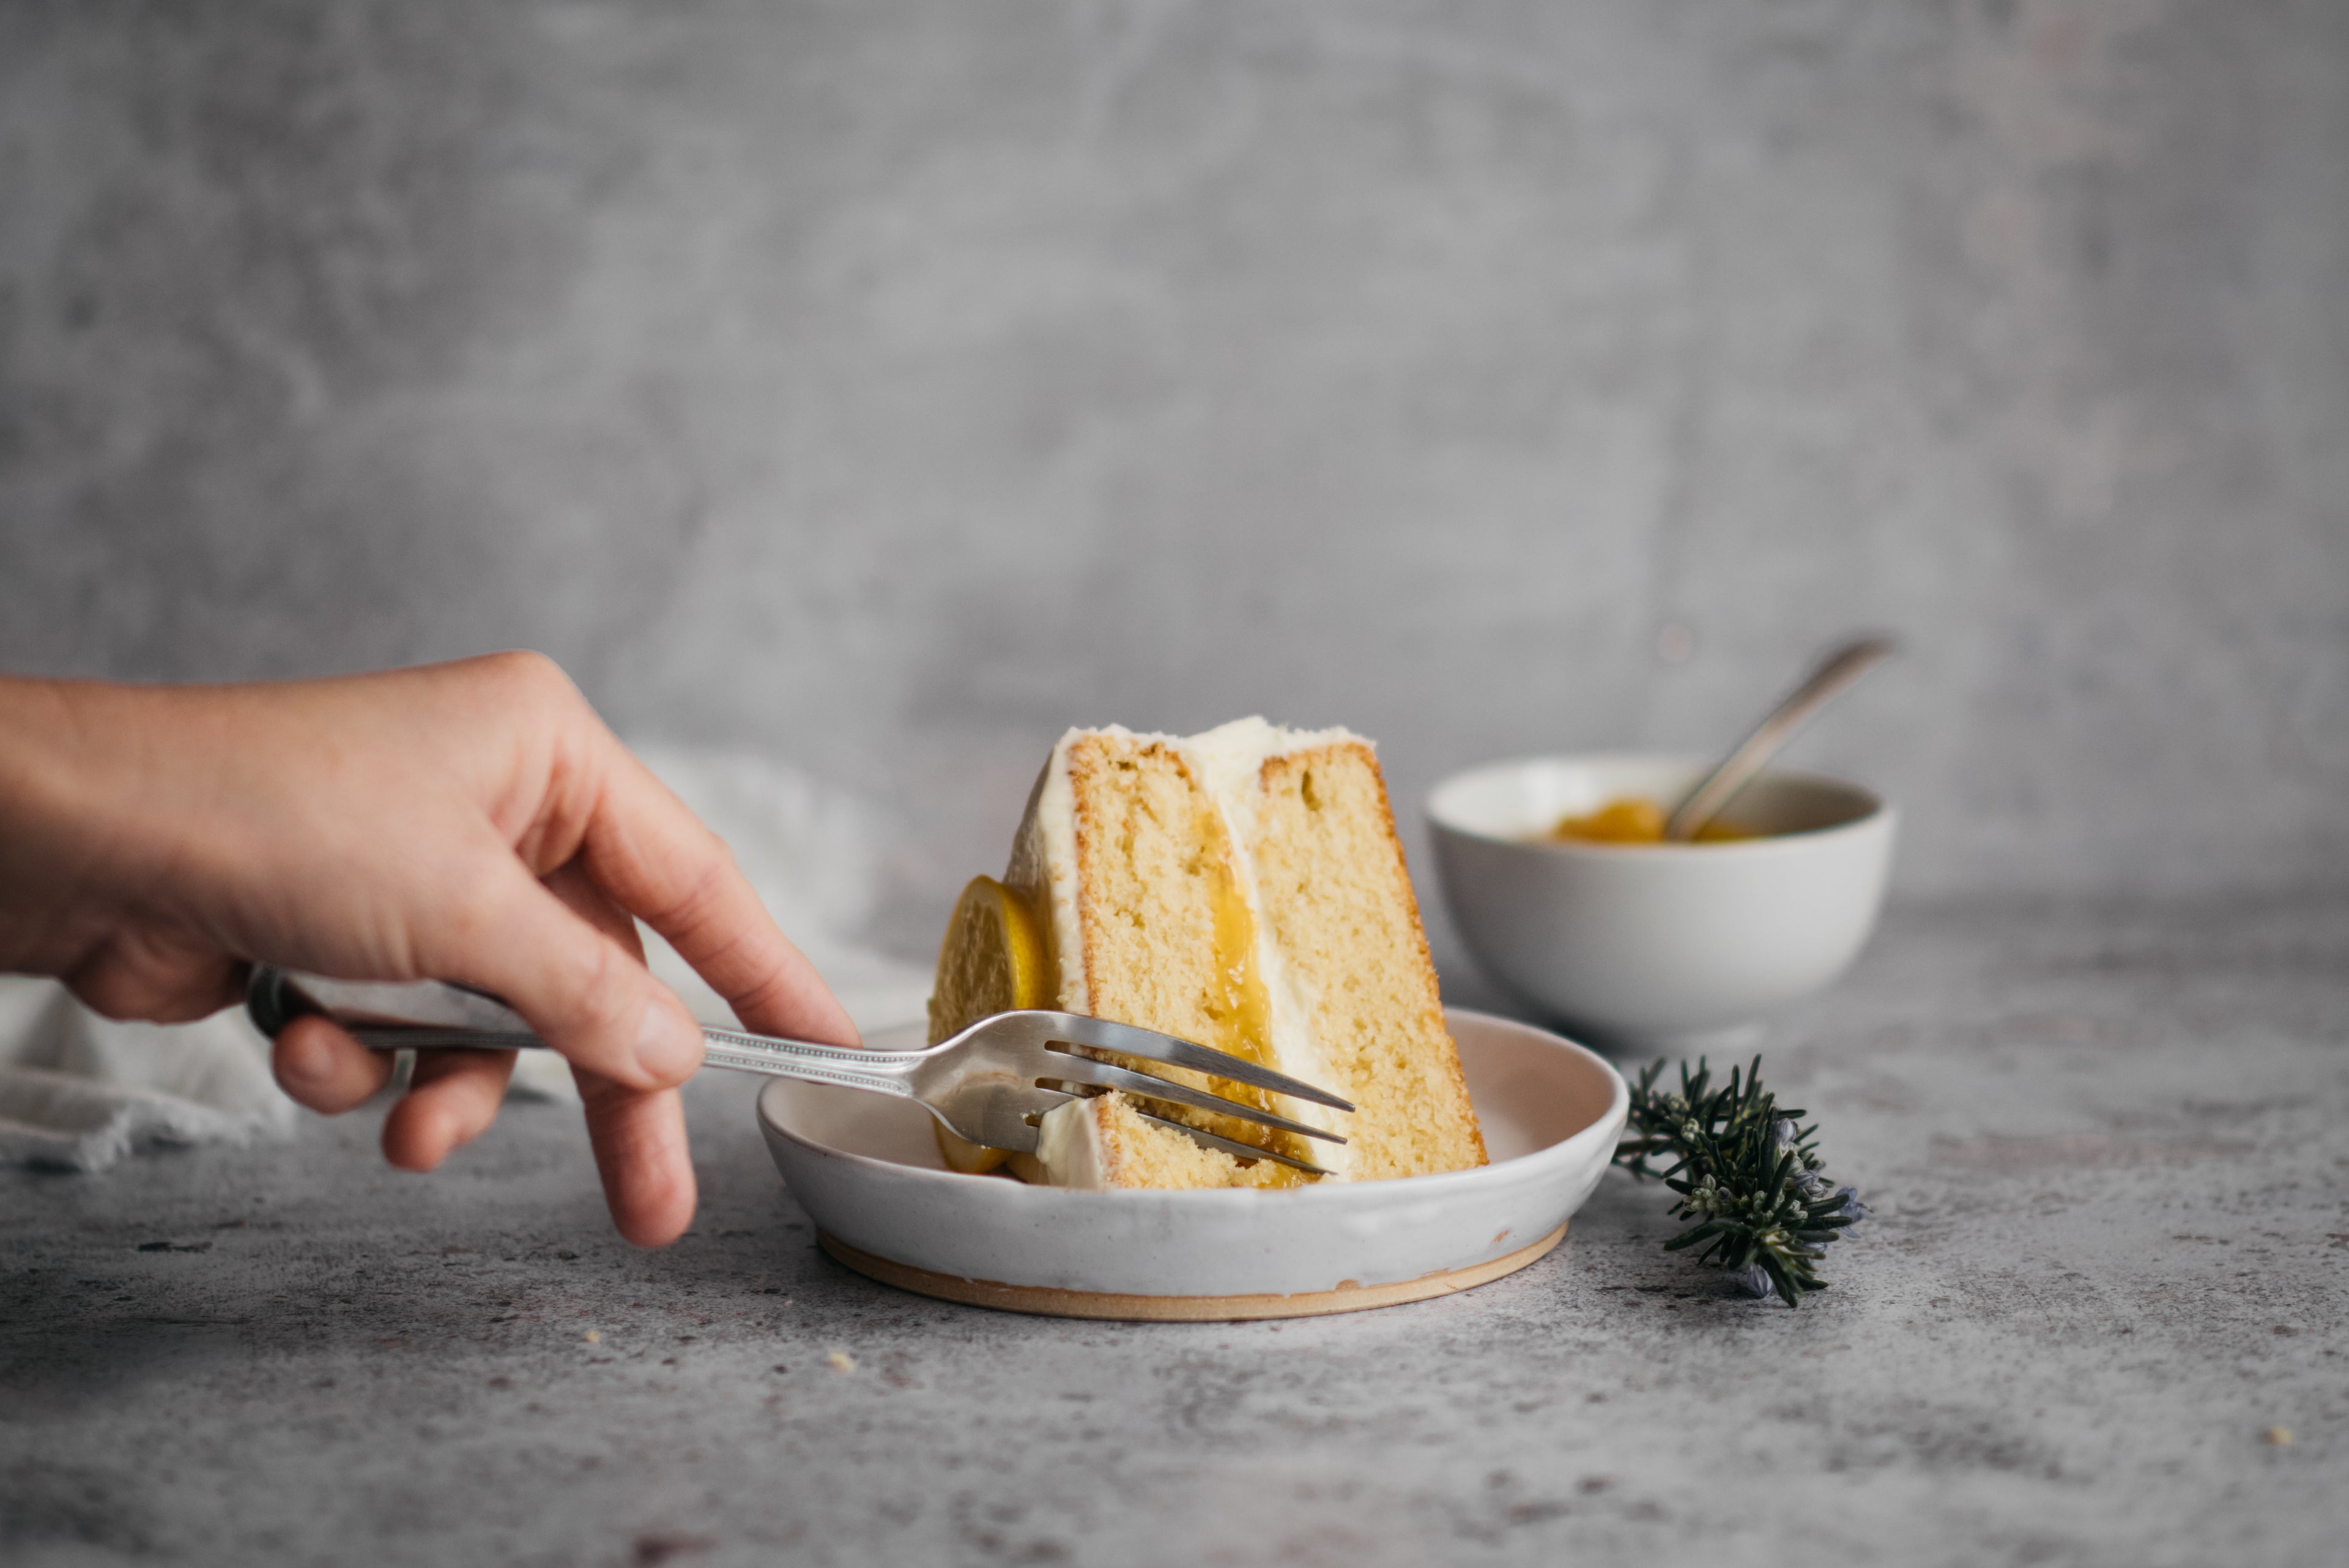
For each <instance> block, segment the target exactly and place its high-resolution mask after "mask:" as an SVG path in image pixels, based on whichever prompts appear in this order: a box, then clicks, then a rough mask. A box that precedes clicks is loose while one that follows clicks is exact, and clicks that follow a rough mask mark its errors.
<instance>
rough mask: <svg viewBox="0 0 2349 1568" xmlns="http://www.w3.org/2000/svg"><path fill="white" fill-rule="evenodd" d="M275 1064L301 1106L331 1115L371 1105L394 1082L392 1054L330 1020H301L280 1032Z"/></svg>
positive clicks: (273, 1053) (273, 1052)
mask: <svg viewBox="0 0 2349 1568" xmlns="http://www.w3.org/2000/svg"><path fill="white" fill-rule="evenodd" d="M269 1065H270V1069H271V1071H273V1072H274V1073H275V1074H276V1075H277V1086H278V1087H279V1088H281V1089H284V1090H285V1093H286V1095H287V1096H288V1097H290V1098H291V1099H292V1100H293V1101H294V1103H295V1105H297V1106H307V1107H308V1108H310V1109H311V1110H314V1111H316V1112H319V1113H320V1114H321V1115H324V1116H341V1115H342V1114H343V1113H344V1112H345V1111H347V1110H351V1109H354V1108H356V1107H357V1106H360V1105H363V1104H365V1103H366V1102H367V1100H369V1099H370V1098H372V1097H373V1096H375V1095H376V1094H377V1093H378V1092H379V1091H380V1090H381V1089H382V1088H383V1086H384V1085H385V1084H387V1083H388V1082H389V1081H390V1079H391V1054H390V1053H389V1052H388V1051H370V1050H368V1049H367V1047H366V1046H364V1045H362V1044H359V1043H358V1042H357V1041H356V1040H354V1039H352V1038H351V1037H350V1035H348V1034H347V1033H344V1031H343V1030H342V1028H341V1027H340V1026H339V1025H337V1024H336V1023H331V1022H330V1021H328V1020H326V1019H324V1018H320V1017H316V1016H312V1017H308V1018H297V1019H295V1020H294V1022H293V1023H288V1024H287V1025H286V1026H285V1028H284V1029H282V1030H280V1031H278V1033H277V1040H276V1043H275V1044H273V1045H272V1046H271V1047H270V1051H269Z"/></svg>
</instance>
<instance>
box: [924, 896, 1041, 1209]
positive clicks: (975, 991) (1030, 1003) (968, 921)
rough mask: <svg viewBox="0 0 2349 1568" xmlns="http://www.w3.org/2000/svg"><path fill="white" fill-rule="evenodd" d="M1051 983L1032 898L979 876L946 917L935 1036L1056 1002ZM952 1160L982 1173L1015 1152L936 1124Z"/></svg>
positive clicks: (934, 1002)
mask: <svg viewBox="0 0 2349 1568" xmlns="http://www.w3.org/2000/svg"><path fill="white" fill-rule="evenodd" d="M1051 1004H1052V987H1051V977H1050V965H1049V963H1048V961H1047V959H1046V956H1045V952H1044V933H1043V930H1042V929H1041V928H1040V926H1039V925H1038V924H1037V921H1036V916H1035V914H1034V913H1033V912H1032V911H1031V910H1030V909H1029V908H1028V900H1027V899H1025V898H1021V897H1020V896H1019V894H1017V893H1015V892H1013V891H1012V890H1011V889H1010V888H1007V887H1005V886H1004V885H1003V884H1002V883H1000V882H999V881H997V880H996V879H995V878H994V877H972V878H971V879H970V885H969V886H968V887H967V888H964V889H963V890H962V897H961V898H959V899H957V901H956V903H955V911H954V915H953V918H951V919H948V920H947V936H946V940H945V941H943V942H941V943H940V944H939V945H938V974H937V980H936V983H935V984H934V985H933V987H932V989H931V993H930V1044H933V1045H935V1044H937V1043H938V1042H939V1041H941V1040H948V1039H952V1038H953V1037H954V1036H955V1035H957V1034H959V1033H962V1032H963V1031H964V1030H966V1029H968V1028H969V1027H970V1026H971V1025H972V1024H974V1023H978V1021H979V1020H980V1019H982V1018H991V1017H993V1016H994V1015H995V1014H996V1013H999V1012H1015V1011H1018V1010H1020V1009H1023V1008H1030V1007H1050V1005H1051ZM937 1135H938V1152H939V1153H940V1154H942V1155H944V1156H945V1157H946V1162H947V1166H948V1168H951V1169H955V1170H961V1171H968V1172H970V1173H972V1174H974V1175H975V1174H978V1172H981V1171H988V1170H992V1169H994V1168H996V1167H997V1166H999V1165H1001V1164H1002V1163H1003V1162H1004V1160H1005V1159H1007V1158H1009V1155H1008V1154H1007V1153H1006V1152H1005V1151H1004V1150H1002V1149H999V1148H988V1147H984V1146H982V1145H979V1144H975V1143H971V1142H969V1141H968V1140H966V1139H963V1138H959V1137H956V1136H955V1135H954V1134H952V1133H950V1132H948V1131H947V1129H946V1128H945V1127H938V1128H937Z"/></svg>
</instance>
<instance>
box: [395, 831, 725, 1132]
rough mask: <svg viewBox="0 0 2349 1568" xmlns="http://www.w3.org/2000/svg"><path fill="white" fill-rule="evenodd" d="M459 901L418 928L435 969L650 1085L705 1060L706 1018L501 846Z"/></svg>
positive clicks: (603, 1072) (571, 1054)
mask: <svg viewBox="0 0 2349 1568" xmlns="http://www.w3.org/2000/svg"><path fill="white" fill-rule="evenodd" d="M473 864H474V867H475V871H474V875H475V877H476V885H475V888H474V889H473V890H472V893H471V896H470V897H469V898H467V900H466V901H465V903H464V905H463V906H462V908H460V909H458V910H456V911H455V912H454V913H453V914H452V915H451V916H450V918H449V919H446V920H445V921H443V922H440V924H437V925H436V926H435V927H434V928H433V929H431V930H429V932H426V933H422V934H421V940H420V941H419V957H420V960H421V962H422V965H423V968H424V970H425V972H427V973H429V974H437V975H441V976H445V977H447V978H450V979H453V980H460V981H464V982H465V983H467V984H469V985H475V986H479V987H481V989H483V990H486V991H491V992H496V993H497V994H498V995H500V996H502V997H503V998H504V999H505V1000H506V1001H507V1002H509V1003H511V1004H512V1007H513V1009H514V1011H516V1012H520V1013H521V1014H522V1015H523V1017H524V1018H526V1019H528V1020H529V1021H530V1023H531V1027H532V1028H533V1029H534V1030H536V1031H537V1032H538V1034H539V1037H540V1038H541V1039H543V1040H544V1041H545V1042H546V1043H547V1044H550V1045H552V1046H554V1048H555V1049H556V1050H557V1051H560V1052H562V1053H563V1054H564V1056H566V1057H568V1058H570V1060H571V1061H572V1062H573V1063H574V1064H575V1065H578V1066H581V1067H585V1068H586V1069H587V1070H588V1071H590V1072H592V1073H595V1074H596V1075H598V1076H600V1077H604V1078H608V1079H610V1080H612V1081H613V1082H614V1083H616V1084H618V1085H621V1086H622V1087H625V1088H629V1089H634V1090H636V1091H638V1092H646V1091H650V1090H654V1089H665V1088H669V1087H673V1086H674V1085H678V1084H679V1083H682V1082H684V1080H685V1079H686V1078H687V1077H688V1076H689V1075H691V1074H692V1072H693V1070H694V1069H695V1068H696V1067H698V1066H699V1065H700V1064H701V1026H700V1025H699V1024H698V1023H695V1022H694V1020H693V1017H692V1016H691V1014H689V1013H688V1012H686V1010H685V1004H684V1003H683V1002H679V1001H678V999H677V996H676V994H675V993H674V992H671V991H670V990H669V989H668V987H667V986H665V985H663V984H662V983H661V982H660V981H657V980H656V979H654V978H653V976H652V973H651V971H648V970H647V969H646V968H645V966H644V961H643V960H642V958H641V957H640V956H639V955H638V954H637V953H636V952H635V951H633V950H632V949H633V947H634V933H633V930H631V932H630V936H629V945H628V946H626V947H624V946H622V945H621V943H620V941H619V940H617V939H616V938H615V937H612V936H607V935H605V933H604V932H602V931H600V930H598V929H595V925H594V924H593V923H591V922H590V921H589V920H588V919H585V918H584V917H583V916H582V915H580V914H579V913H578V912H576V911H575V910H574V909H571V908H570V907H568V906H567V905H566V904H565V903H564V900H563V899H562V898H558V897H557V896H556V894H555V893H554V892H553V891H551V890H549V888H547V887H546V886H545V885H544V884H543V883H541V882H540V881H539V880H538V879H537V878H536V877H533V876H531V875H530V873H529V872H528V871H527V870H525V869H524V868H523V864H522V862H521V861H519V860H517V859H515V858H514V857H513V856H512V853H511V852H510V851H507V850H505V849H504V848H503V847H502V846H501V847H500V848H499V850H498V851H497V853H495V854H493V855H483V856H481V857H478V858H477V859H476V861H475V862H474V863H473Z"/></svg>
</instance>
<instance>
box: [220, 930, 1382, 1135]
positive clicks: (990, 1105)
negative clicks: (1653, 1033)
mask: <svg viewBox="0 0 2349 1568" xmlns="http://www.w3.org/2000/svg"><path fill="white" fill-rule="evenodd" d="M244 1005H245V1011H246V1012H249V1013H250V1014H251V1015H252V1017H253V1021H254V1023H256V1024H258V1025H259V1026H260V1028H261V1032H262V1033H264V1034H267V1035H270V1036H272V1037H273V1038H274V1036H275V1035H276V1033H277V1032H278V1031H279V1030H281V1029H283V1028H285V1026H286V1024H288V1023H292V1022H293V1021H294V1020H295V1019H296V1018H299V1017H303V1016H305V1015H306V1014H309V1013H324V1014H326V1016H327V1017H329V1018H331V1019H333V1020H334V1021H335V1022H336V1023H339V1024H341V1025H342V1026H343V1027H344V1028H345V1029H347V1030H348V1031H349V1032H350V1033H351V1034H352V1035H353V1037H355V1038H356V1039H357V1041H358V1043H359V1044H362V1045H365V1046H367V1047H369V1048H370V1049H372V1050H377V1051H411V1050H421V1051H433V1050H444V1051H445V1050H471V1051H482V1050H490V1051H510V1050H543V1049H544V1048H545V1047H546V1042H545V1041H543V1040H541V1039H540V1038H539V1037H538V1036H537V1035H536V1034H535V1033H533V1032H532V1030H531V1027H530V1024H529V1023H527V1022H525V1021H524V1020H523V1016H522V1015H521V1014H520V1013H518V1012H514V1011H513V1010H512V1008H510V1007H508V1006H507V1005H506V1004H505V1003H504V1002H501V1001H499V1000H498V999H497V998H496V997H494V996H492V995H490V994H489V993H488V992H480V991H474V990H472V989H471V988H470V987H467V986H461V985H450V984H447V983H445V982H443V981H431V980H427V981H347V980H329V979H327V978H326V977H325V976H324V975H313V974H302V973H298V972H295V971H291V970H282V969H277V968H274V967H273V966H271V965H268V964H255V965H254V968H253V979H252V981H251V982H250V983H249V984H248V985H247V986H246V987H245V994H244ZM701 1037H702V1039H703V1041H704V1042H705V1045H706V1054H705V1055H704V1057H703V1061H704V1063H705V1064H707V1065H709V1066H712V1067H731V1068H733V1069H735V1070H736V1071H738V1072H743V1073H763V1074H765V1075H768V1076H770V1077H776V1078H797V1079H800V1080H802V1081H803V1082H806V1083H812V1084H835V1085H840V1086H841V1087H843V1088H849V1089H867V1090H870V1091H872V1092H873V1093H874V1094H878V1095H894V1096H896V1097H897V1098H899V1099H905V1100H913V1101H915V1102H916V1103H917V1104H919V1105H921V1106H926V1108H927V1109H928V1111H929V1113H930V1114H931V1115H932V1116H936V1117H937V1119H938V1122H939V1124H940V1125H941V1126H943V1127H945V1128H946V1129H947V1131H948V1132H950V1133H953V1134H954V1135H955V1136H956V1137H961V1138H965V1139H968V1141H970V1142H972V1143H976V1144H984V1145H986V1146H987V1147H989V1148H1008V1149H1011V1150H1014V1151H1019V1152H1026V1153H1030V1154H1032V1153H1034V1152H1035V1150H1036V1140H1037V1123H1038V1122H1040V1121H1041V1120H1042V1119H1043V1116H1044V1113H1046V1112H1047V1111H1050V1110H1051V1109H1052V1108H1053V1107H1055V1106H1063V1105H1066V1104H1067V1103H1068V1102H1069V1101H1071V1100H1072V1099H1075V1098H1077V1097H1078V1092H1079V1089H1081V1088H1092V1089H1123V1090H1124V1091H1125V1092H1126V1093H1128V1094H1130V1095H1138V1096H1145V1097H1147V1098H1150V1099H1154V1100H1158V1101H1161V1102H1165V1103H1171V1104H1174V1105H1178V1106H1192V1107H1194V1108H1195V1109H1199V1110H1206V1111H1216V1112H1218V1113H1220V1114H1222V1115H1224V1116H1237V1117H1238V1118H1239V1119H1240V1120H1242V1121H1249V1122H1255V1123H1257V1124H1258V1125H1260V1126H1263V1127H1273V1128H1276V1129H1278V1130H1279V1131H1281V1132H1286V1133H1294V1134H1296V1135H1297V1136H1299V1137H1310V1138H1319V1139H1321V1140H1322V1141H1324V1142H1326V1143H1344V1142H1345V1141H1346V1140H1345V1139H1344V1138H1342V1137H1339V1136H1338V1135H1337V1134H1336V1133H1333V1132H1330V1131H1328V1130H1327V1129H1325V1128H1322V1127H1309V1126H1308V1125H1307V1124H1305V1123H1303V1122H1299V1121H1292V1120H1290V1119H1289V1118H1288V1117H1287V1116H1278V1115H1275V1114H1274V1113H1273V1112H1271V1111H1268V1110H1265V1109H1263V1108H1262V1107H1260V1106H1252V1105H1249V1104H1247V1102H1246V1101H1243V1100H1234V1099H1229V1098H1226V1096H1221V1095H1216V1094H1210V1093H1208V1092H1207V1091H1206V1090H1204V1089H1195V1088H1192V1087H1191V1086H1190V1085H1187V1084H1177V1083H1174V1082H1173V1081H1171V1080H1169V1079H1166V1078H1161V1077H1158V1076H1156V1075H1152V1074H1148V1073H1137V1072H1134V1071H1133V1070H1132V1069H1130V1068H1126V1067H1121V1066H1118V1065H1117V1064H1114V1063H1111V1062H1103V1061H1101V1060H1099V1059H1098V1058H1096V1057H1093V1056H1089V1055H1085V1054H1081V1052H1083V1051H1106V1052H1110V1053H1112V1054H1116V1055H1119V1056H1128V1057H1133V1058H1136V1059H1138V1060H1142V1061H1145V1062H1156V1063H1160V1064H1164V1065H1165V1066H1169V1067H1184V1068H1188V1069H1191V1070H1193V1071H1195V1072H1201V1073H1206V1074H1207V1075H1210V1076H1213V1077H1217V1078H1224V1079H1227V1080H1229V1081H1231V1082H1233V1083H1237V1084H1247V1085H1251V1086H1253V1087H1255V1088H1258V1089H1267V1090H1270V1091H1271V1092H1272V1093H1274V1094H1276V1095H1287V1096H1289V1097H1290V1098H1292V1099H1299V1100H1306V1101H1309V1102H1311V1103H1312V1104H1314V1105H1318V1106H1330V1108H1331V1109H1333V1110H1340V1111H1351V1110H1352V1109H1353V1108H1354V1107H1353V1106H1351V1105H1350V1104H1349V1103H1347V1102H1346V1101H1344V1100H1341V1099H1340V1098H1339V1097H1338V1096H1335V1095H1333V1094H1330V1092H1329V1091H1328V1090H1326V1089H1317V1088H1315V1087H1314V1086H1313V1085H1310V1084H1307V1083H1302V1082H1300V1081H1299V1080H1298V1079H1295V1078H1291V1077H1287V1076H1284V1075H1281V1074H1279V1073H1276V1072H1273V1071H1272V1070H1271V1069H1270V1068H1268V1067H1259V1066H1257V1064H1255V1063H1253V1062H1250V1061H1247V1060H1246V1059H1244V1058H1242V1057H1238V1056H1234V1055H1230V1054H1227V1053H1225V1052H1222V1051H1211V1050H1209V1049H1208V1048H1207V1047H1206V1046H1205V1045H1195V1044H1192V1043H1191V1042H1190V1041H1188V1040H1178V1039H1176V1038H1175V1037H1174V1035H1172V1034H1160V1033H1156V1032H1154V1031H1153V1030H1148V1029H1137V1028H1135V1027H1134V1026H1133V1025H1132V1024H1130V1023H1111V1022H1110V1021H1109V1020H1107V1019H1105V1018H1087V1017H1085V1016H1084V1015H1083V1014H1082V1013H1077V1012H999V1013H997V1014H996V1015H995V1016H994V1017H992V1018H983V1019H981V1020H979V1021H978V1023H974V1024H972V1025H971V1026H970V1027H969V1028H968V1029H966V1030H964V1031H963V1032H962V1033H959V1034H957V1035H956V1036H955V1037H954V1038H953V1039H951V1040H947V1041H942V1042H941V1043H939V1044H936V1045H930V1046H926V1047H925V1048H923V1049H922V1050H919V1051H866V1050H863V1049H858V1048H853V1047H848V1046H841V1045H819V1044H814V1043H812V1042H811V1041H806V1040H776V1039H771V1038H769V1037H768V1036H766V1035H763V1034H746V1033H742V1032H741V1031H740V1030H735V1029H717V1028H712V1027H710V1026H709V1025H708V1024H704V1025H703V1026H702V1030H701ZM1062 1085H1071V1086H1067V1087H1064V1086H1062ZM1137 1109H1139V1107H1137ZM1140 1114H1141V1115H1142V1116H1143V1118H1144V1119H1146V1120H1149V1121H1154V1122H1156V1123H1158V1124H1159V1125H1160V1126H1161V1127H1172V1128H1174V1130H1175V1131H1176V1132H1179V1133H1181V1134H1182V1135H1183V1136H1184V1137H1187V1138H1190V1139H1192V1140H1193V1141H1194V1142H1196V1143H1200V1144H1204V1145H1205V1146H1206V1147H1209V1148H1216V1149H1221V1150H1223V1151H1224V1152H1225V1153H1226V1154H1231V1155H1237V1156H1238V1157H1239V1158H1242V1159H1269V1160H1274V1161H1277V1162H1278V1163H1279V1164H1282V1165H1287V1166H1293V1167H1295V1168H1297V1169H1299V1170H1302V1171H1306V1172H1308V1173H1309V1174H1311V1175H1314V1176H1327V1175H1329V1174H1330V1172H1329V1171H1327V1170H1325V1169H1323V1168H1321V1167H1320V1166H1318V1165H1315V1164H1313V1163H1311V1162H1310V1161H1309V1160H1303V1159H1299V1158H1294V1157H1292V1156H1289V1155H1287V1154H1283V1153H1280V1152H1279V1151H1278V1150H1275V1149H1268V1148H1259V1147H1257V1146H1256V1145H1254V1144H1249V1143H1242V1142H1240V1141H1239V1140H1238V1139H1237V1138H1227V1137H1219V1136H1218V1135H1216V1134H1215V1133H1211V1132H1205V1131H1202V1130H1201V1129H1199V1128H1197V1127H1190V1126H1187V1125H1186V1124H1185V1123H1182V1122H1177V1121H1173V1120H1170V1119H1168V1118H1167V1117H1164V1116H1154V1115H1153V1114H1152V1113H1150V1112H1148V1111H1140Z"/></svg>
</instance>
